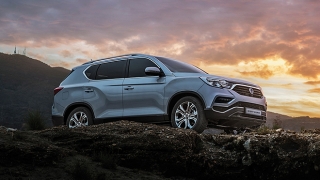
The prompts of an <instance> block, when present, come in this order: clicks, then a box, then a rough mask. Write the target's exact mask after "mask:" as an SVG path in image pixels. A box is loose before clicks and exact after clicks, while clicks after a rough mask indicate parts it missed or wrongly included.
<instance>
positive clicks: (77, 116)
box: [66, 107, 93, 128]
mask: <svg viewBox="0 0 320 180" xmlns="http://www.w3.org/2000/svg"><path fill="white" fill-rule="evenodd" d="M92 119H93V118H92V114H91V112H90V111H89V109H88V108H86V107H77V108H75V109H74V110H72V111H71V113H70V114H69V116H68V119H67V123H66V124H67V126H68V127H69V128H76V127H82V126H89V125H92V124H93V120H92Z"/></svg>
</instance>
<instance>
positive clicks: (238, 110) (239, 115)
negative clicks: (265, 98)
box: [205, 105, 267, 128]
mask: <svg viewBox="0 0 320 180" xmlns="http://www.w3.org/2000/svg"><path fill="white" fill-rule="evenodd" d="M257 107H261V108H255V109H257V110H260V111H261V116H255V115H248V114H246V113H245V108H246V107H241V106H237V105H235V106H232V107H229V108H223V107H222V108H220V109H219V107H214V108H211V109H205V115H206V118H207V119H208V120H209V122H211V123H213V124H214V125H218V126H226V127H233V128H245V127H253V126H259V125H261V124H263V123H266V119H267V117H266V111H265V108H263V106H261V105H257ZM250 108H252V107H250Z"/></svg>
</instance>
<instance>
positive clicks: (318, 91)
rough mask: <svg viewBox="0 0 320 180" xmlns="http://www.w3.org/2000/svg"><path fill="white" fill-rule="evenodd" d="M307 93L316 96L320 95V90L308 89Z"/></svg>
mask: <svg viewBox="0 0 320 180" xmlns="http://www.w3.org/2000/svg"><path fill="white" fill-rule="evenodd" d="M308 92H309V93H318V94H320V88H314V89H309V90H308Z"/></svg>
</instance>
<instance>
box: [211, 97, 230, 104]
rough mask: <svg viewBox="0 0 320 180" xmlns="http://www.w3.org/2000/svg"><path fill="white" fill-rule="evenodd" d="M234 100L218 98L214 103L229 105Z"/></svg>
mask: <svg viewBox="0 0 320 180" xmlns="http://www.w3.org/2000/svg"><path fill="white" fill-rule="evenodd" d="M232 100H233V98H229V97H218V98H217V99H216V100H215V101H214V102H216V103H228V102H230V101H232Z"/></svg>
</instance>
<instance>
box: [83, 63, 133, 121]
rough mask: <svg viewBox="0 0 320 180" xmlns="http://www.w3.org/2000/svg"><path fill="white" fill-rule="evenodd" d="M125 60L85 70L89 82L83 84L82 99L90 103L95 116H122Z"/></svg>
mask: <svg viewBox="0 0 320 180" xmlns="http://www.w3.org/2000/svg"><path fill="white" fill-rule="evenodd" d="M126 63H127V61H126V60H117V61H112V62H107V63H103V64H100V65H95V66H96V67H92V69H96V71H93V72H91V71H90V68H89V69H88V70H87V71H85V73H86V75H87V77H89V79H90V80H89V82H88V83H87V84H86V86H84V101H85V102H87V103H88V104H90V105H91V107H92V109H93V111H94V114H95V118H112V117H122V115H123V104H122V91H123V89H122V83H123V80H124V76H125V70H126ZM92 73H93V74H92Z"/></svg>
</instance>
